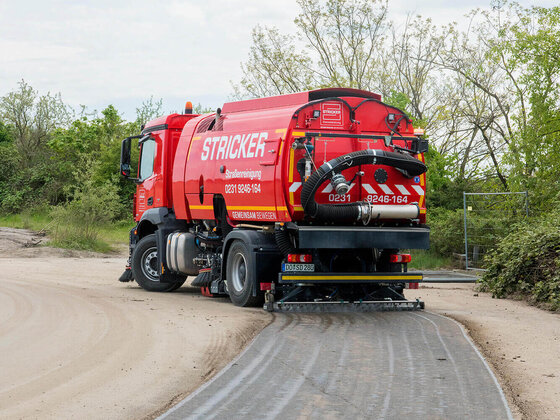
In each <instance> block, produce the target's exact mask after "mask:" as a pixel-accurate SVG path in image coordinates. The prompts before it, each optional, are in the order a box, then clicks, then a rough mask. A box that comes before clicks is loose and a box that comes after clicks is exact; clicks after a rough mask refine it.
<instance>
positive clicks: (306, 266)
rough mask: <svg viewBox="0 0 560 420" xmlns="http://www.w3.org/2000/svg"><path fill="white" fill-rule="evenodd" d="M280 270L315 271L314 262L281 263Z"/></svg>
mask: <svg viewBox="0 0 560 420" xmlns="http://www.w3.org/2000/svg"><path fill="white" fill-rule="evenodd" d="M282 271H315V264H292V263H284V264H282Z"/></svg>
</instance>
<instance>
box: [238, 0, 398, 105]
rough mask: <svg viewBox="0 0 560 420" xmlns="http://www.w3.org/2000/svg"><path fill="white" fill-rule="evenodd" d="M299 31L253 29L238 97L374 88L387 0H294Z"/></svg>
mask: <svg viewBox="0 0 560 420" xmlns="http://www.w3.org/2000/svg"><path fill="white" fill-rule="evenodd" d="M298 5H299V7H300V13H299V15H298V16H297V17H296V18H295V21H294V22H295V24H296V25H297V27H298V34H297V36H295V37H294V36H290V35H285V34H282V33H280V31H279V30H278V29H277V28H262V27H260V26H257V27H256V28H255V29H253V46H252V47H251V52H250V55H249V59H248V60H247V61H246V62H245V63H244V64H242V65H241V70H242V72H243V77H242V79H241V81H240V83H239V85H234V90H235V94H236V96H237V97H239V98H243V97H261V96H267V95H278V94H284V93H290V92H298V91H301V90H306V89H311V88H317V87H324V86H336V87H352V88H358V89H372V88H373V87H374V86H376V85H377V84H378V83H377V80H378V75H379V72H378V70H379V66H380V64H381V60H380V57H381V51H382V49H381V47H382V45H383V40H384V37H385V34H386V32H387V28H388V22H387V1H383V0H327V1H326V2H323V1H319V0H298Z"/></svg>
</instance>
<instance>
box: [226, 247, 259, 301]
mask: <svg viewBox="0 0 560 420" xmlns="http://www.w3.org/2000/svg"><path fill="white" fill-rule="evenodd" d="M252 268H253V260H252V254H251V253H250V252H249V249H248V248H247V245H246V244H245V243H244V242H243V241H239V240H237V241H234V242H233V244H232V245H231V248H230V250H229V253H228V259H227V268H226V277H227V288H228V293H229V298H230V299H231V301H232V302H233V304H234V305H237V306H259V305H261V304H262V302H263V296H262V294H261V293H257V296H253V284H255V273H254V272H253V269H252Z"/></svg>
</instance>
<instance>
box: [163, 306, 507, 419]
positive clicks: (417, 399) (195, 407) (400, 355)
mask: <svg viewBox="0 0 560 420" xmlns="http://www.w3.org/2000/svg"><path fill="white" fill-rule="evenodd" d="M412 416H414V417H416V418H430V419H449V418H454V419H459V418H470V419H508V418H512V417H511V413H510V410H509V408H508V406H507V403H506V400H505V398H504V396H503V392H502V391H501V389H500V388H499V385H498V383H497V381H496V379H495V377H494V375H493V374H492V373H491V371H490V369H489V368H488V366H487V365H486V363H485V361H484V360H483V359H482V357H481V356H480V354H479V353H478V351H477V350H476V349H475V348H474V347H473V345H472V344H471V342H470V340H469V339H468V338H467V336H466V335H465V333H464V332H463V330H462V328H461V327H460V326H459V324H457V323H456V322H455V321H453V320H450V319H448V318H445V317H442V316H439V315H436V314H432V313H428V312H422V311H420V312H376V313H351V314H350V313H345V314H276V315H275V320H274V322H273V323H272V324H271V325H269V326H268V327H267V328H265V329H264V330H263V331H262V333H261V334H260V335H259V336H258V337H257V338H256V339H255V341H254V342H253V343H252V344H251V345H250V346H249V347H248V348H247V349H246V350H245V351H244V352H243V353H242V354H241V355H240V357H239V358H238V359H236V360H235V361H234V362H232V363H231V364H230V365H228V366H227V367H226V368H225V369H224V370H223V371H222V372H220V373H219V374H218V375H217V376H216V377H215V378H214V379H213V380H211V381H210V382H209V383H207V384H205V385H204V386H203V387H201V388H200V389H198V390H197V391H196V392H194V393H193V394H191V395H190V396H189V397H187V398H186V399H185V400H183V401H182V402H180V403H179V404H178V405H176V406H175V407H174V408H173V409H171V410H170V411H168V412H167V413H165V414H164V415H162V416H161V417H160V418H162V419H167V420H171V419H186V418H188V419H241V418H246V419H252V418H259V419H274V418H284V419H286V418H288V419H293V418H302V419H303V418H305V419H307V418H312V419H342V418H345V419H357V418H368V419H392V418H407V417H412Z"/></svg>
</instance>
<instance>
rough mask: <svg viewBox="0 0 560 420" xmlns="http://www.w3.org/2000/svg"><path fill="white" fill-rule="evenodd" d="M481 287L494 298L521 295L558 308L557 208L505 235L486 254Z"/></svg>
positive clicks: (559, 232) (559, 219)
mask: <svg viewBox="0 0 560 420" xmlns="http://www.w3.org/2000/svg"><path fill="white" fill-rule="evenodd" d="M486 263H487V267H488V271H487V272H486V273H485V274H484V276H483V277H482V279H481V289H482V290H483V291H489V292H492V294H493V296H495V297H499V298H501V297H506V296H512V295H521V296H524V297H527V298H528V299H529V301H531V302H544V303H547V304H548V306H549V307H550V308H551V309H554V310H559V309H560V211H558V210H557V211H555V212H554V213H553V214H549V215H547V217H546V218H544V219H540V220H534V221H532V222H527V223H525V224H522V225H518V226H517V228H516V229H515V230H514V231H513V232H512V233H511V234H509V235H508V236H506V237H505V238H504V239H503V240H502V241H501V242H500V243H499V245H498V247H497V249H496V250H495V251H494V252H492V253H490V255H489V256H488V257H487V261H486Z"/></svg>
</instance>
